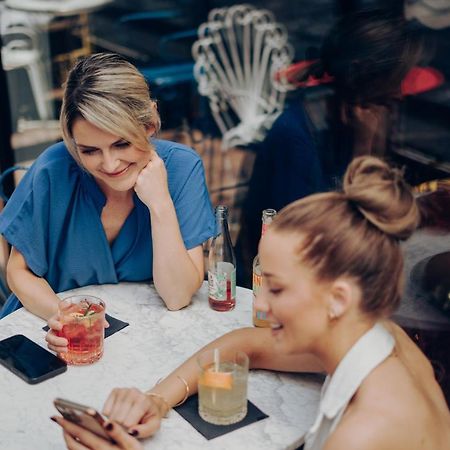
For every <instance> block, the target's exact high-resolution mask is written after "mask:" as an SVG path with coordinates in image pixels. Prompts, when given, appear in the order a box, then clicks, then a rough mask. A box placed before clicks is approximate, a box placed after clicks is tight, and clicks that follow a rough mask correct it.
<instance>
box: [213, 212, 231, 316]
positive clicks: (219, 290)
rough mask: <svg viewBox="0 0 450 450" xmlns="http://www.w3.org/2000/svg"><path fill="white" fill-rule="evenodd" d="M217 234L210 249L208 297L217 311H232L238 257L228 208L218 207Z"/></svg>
mask: <svg viewBox="0 0 450 450" xmlns="http://www.w3.org/2000/svg"><path fill="white" fill-rule="evenodd" d="M215 213H216V221H217V227H218V228H217V231H218V234H217V236H216V237H215V238H214V239H213V240H212V243H211V247H210V249H209V268H208V298H209V306H210V307H211V308H212V309H214V310H216V311H230V310H232V309H233V308H234V306H235V304H236V257H235V256H234V250H233V245H232V243H231V237H230V231H229V230H228V208H227V207H226V206H223V205H219V206H217V208H216V211H215Z"/></svg>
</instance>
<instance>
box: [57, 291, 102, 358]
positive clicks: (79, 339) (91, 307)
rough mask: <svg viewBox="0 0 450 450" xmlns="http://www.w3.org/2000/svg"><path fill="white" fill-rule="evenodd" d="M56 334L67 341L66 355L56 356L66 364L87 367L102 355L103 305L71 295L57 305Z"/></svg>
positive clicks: (85, 297) (81, 296)
mask: <svg viewBox="0 0 450 450" xmlns="http://www.w3.org/2000/svg"><path fill="white" fill-rule="evenodd" d="M59 314H60V321H61V323H62V325H63V327H62V329H61V330H60V331H59V332H58V336H62V337H64V338H66V339H67V340H68V351H67V353H59V354H58V356H59V357H60V358H61V359H63V360H64V361H66V362H67V364H75V365H81V364H91V363H93V362H95V361H97V360H98V359H100V358H101V356H102V355H103V340H104V335H105V328H104V321H105V303H104V302H103V300H101V299H99V298H97V297H94V296H93V295H73V296H71V297H67V298H65V299H63V300H61V302H60V303H59Z"/></svg>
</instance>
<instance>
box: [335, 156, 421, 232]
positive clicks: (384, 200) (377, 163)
mask: <svg viewBox="0 0 450 450" xmlns="http://www.w3.org/2000/svg"><path fill="white" fill-rule="evenodd" d="M344 193H345V196H346V198H347V199H348V200H349V201H350V202H352V203H354V204H355V205H356V206H357V207H358V209H359V211H360V212H361V213H362V214H363V215H364V217H365V218H366V219H367V220H368V221H369V222H371V223H372V224H373V225H375V226H376V227H377V228H379V229H380V230H381V231H383V232H384V233H386V234H388V235H390V236H392V237H395V238H397V239H407V238H408V237H409V236H411V234H412V233H413V231H414V230H415V229H416V227H417V225H418V222H419V211H418V208H417V205H416V201H415V199H414V196H413V194H412V192H411V190H410V188H409V186H408V185H407V184H406V182H405V180H404V179H403V174H402V173H401V171H399V170H398V169H394V168H391V167H389V165H388V164H386V163H385V162H384V161H382V160H381V159H378V158H374V157H372V156H361V157H358V158H355V159H354V160H353V161H352V162H351V164H350V165H349V167H348V169H347V171H346V173H345V177H344Z"/></svg>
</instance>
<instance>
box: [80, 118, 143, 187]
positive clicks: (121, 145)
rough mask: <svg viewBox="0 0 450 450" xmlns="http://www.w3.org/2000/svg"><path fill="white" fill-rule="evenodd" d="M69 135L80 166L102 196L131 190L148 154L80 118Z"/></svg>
mask: <svg viewBox="0 0 450 450" xmlns="http://www.w3.org/2000/svg"><path fill="white" fill-rule="evenodd" d="M149 134H150V133H149ZM72 135H73V140H74V142H75V144H76V147H77V153H78V156H79V159H80V162H81V164H82V166H83V167H84V168H85V169H86V171H88V172H89V173H90V174H91V175H92V176H93V177H94V178H95V179H96V180H97V182H98V184H99V186H100V188H101V189H102V190H103V192H104V193H105V194H106V193H107V192H108V191H111V190H112V191H121V192H126V191H129V190H131V189H133V187H134V185H135V183H136V179H137V176H138V175H139V173H140V171H141V170H142V169H143V168H144V167H145V166H146V165H147V164H148V162H149V161H150V156H151V153H150V150H148V151H146V150H139V149H138V148H136V147H135V146H133V145H131V144H130V143H129V142H127V141H126V140H124V139H122V138H121V137H120V136H115V135H113V134H110V133H108V132H106V131H103V130H101V129H100V128H98V127H96V126H95V125H93V124H91V123H90V122H88V121H87V120H85V119H83V118H77V119H76V120H75V121H74V123H73V127H72Z"/></svg>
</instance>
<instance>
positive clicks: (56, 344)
mask: <svg viewBox="0 0 450 450" xmlns="http://www.w3.org/2000/svg"><path fill="white" fill-rule="evenodd" d="M47 325H48V326H49V328H50V330H49V331H48V332H47V335H46V336H45V340H46V341H47V347H48V348H49V349H50V350H53V351H54V352H56V353H66V352H67V345H68V341H67V339H66V338H63V337H60V336H58V332H59V331H61V330H62V327H63V325H62V323H61V321H60V316H59V312H58V313H56V314H55V315H53V316H52V317H50V319H48V321H47Z"/></svg>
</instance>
